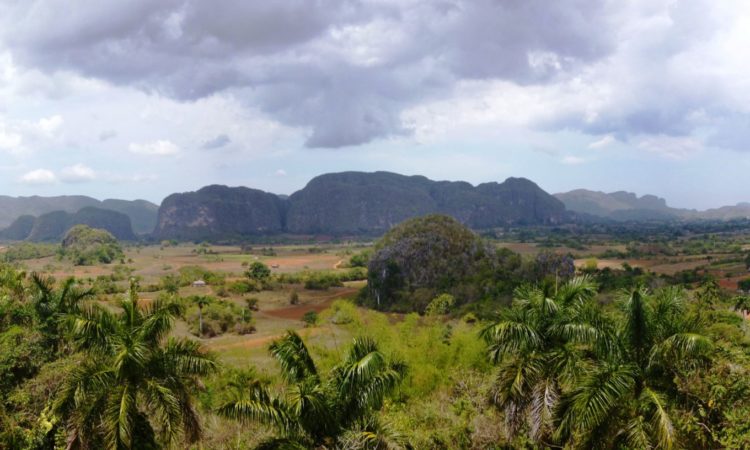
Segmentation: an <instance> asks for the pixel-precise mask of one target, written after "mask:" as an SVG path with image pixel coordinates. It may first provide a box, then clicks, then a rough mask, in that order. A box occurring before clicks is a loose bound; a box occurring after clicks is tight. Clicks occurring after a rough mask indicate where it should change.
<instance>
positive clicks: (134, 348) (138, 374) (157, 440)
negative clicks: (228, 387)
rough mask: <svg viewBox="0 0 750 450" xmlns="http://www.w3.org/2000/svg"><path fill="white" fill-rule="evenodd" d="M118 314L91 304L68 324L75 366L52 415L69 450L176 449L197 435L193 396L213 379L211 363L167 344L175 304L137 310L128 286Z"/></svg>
mask: <svg viewBox="0 0 750 450" xmlns="http://www.w3.org/2000/svg"><path fill="white" fill-rule="evenodd" d="M119 306H120V309H121V311H120V312H119V313H114V312H111V311H110V310H109V309H108V308H106V307H104V306H101V305H98V304H93V305H89V307H87V308H83V309H82V310H81V311H80V312H79V313H78V314H76V316H75V319H74V321H73V331H72V336H73V339H74V343H75V348H76V349H77V350H79V351H80V352H81V353H82V358H81V361H80V364H79V365H78V366H77V367H76V368H74V369H73V370H72V371H71V372H69V373H67V374H66V375H65V379H64V382H63V385H62V387H61V389H60V391H59V392H58V395H57V397H56V399H55V402H54V411H55V412H56V414H57V415H58V416H59V417H61V418H62V419H63V421H64V426H65V428H66V430H67V431H68V432H69V436H68V448H81V449H93V448H108V449H135V448H138V449H142V448H157V447H173V446H175V444H177V443H178V441H179V440H180V437H184V440H185V441H187V442H196V441H197V440H198V439H199V438H200V435H201V426H200V421H199V417H198V413H197V411H196V410H195V408H194V405H193V393H194V392H195V391H196V390H197V389H198V388H199V377H200V376H205V375H207V374H210V373H212V372H214V371H215V370H216V368H217V363H216V361H215V359H214V357H213V356H212V355H211V354H209V353H205V352H203V351H201V349H200V345H199V344H198V343H197V342H195V341H190V340H184V339H183V340H180V339H176V338H172V337H168V335H169V333H170V332H171V330H172V327H173V324H174V319H175V317H176V315H178V314H179V313H180V307H179V305H178V304H176V303H172V302H163V301H161V300H156V301H154V302H152V303H150V304H142V302H141V301H139V299H138V293H137V284H136V283H135V281H131V285H130V292H129V296H128V297H127V298H126V299H124V300H122V301H120V303H119Z"/></svg>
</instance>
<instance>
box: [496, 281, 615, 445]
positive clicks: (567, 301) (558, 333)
mask: <svg viewBox="0 0 750 450" xmlns="http://www.w3.org/2000/svg"><path fill="white" fill-rule="evenodd" d="M596 292H597V290H596V284H595V283H594V282H593V281H592V280H591V279H590V278H589V277H587V276H582V277H576V278H573V279H571V280H570V281H568V282H567V283H565V284H563V285H562V286H561V287H559V288H554V287H553V286H550V285H546V286H542V287H540V286H523V287H520V288H518V289H516V291H515V293H514V300H513V305H512V307H511V308H508V309H506V310H504V311H503V312H502V313H501V315H500V318H499V320H497V321H496V322H495V323H493V324H492V325H490V326H489V327H487V328H485V329H484V330H483V331H482V335H483V337H484V339H485V340H486V341H487V343H488V347H489V355H490V359H491V360H492V362H493V363H495V364H499V370H498V374H497V377H496V379H495V384H494V387H493V390H492V401H493V403H494V404H495V405H496V406H497V407H499V408H500V409H501V410H503V412H504V415H505V428H506V433H507V434H508V436H509V437H511V438H514V437H515V436H517V435H518V434H519V432H520V431H521V428H522V427H523V426H524V424H526V425H527V426H528V429H529V434H530V437H531V438H532V439H533V440H534V441H536V442H537V443H540V444H544V443H548V441H549V438H550V436H551V434H552V432H553V430H554V419H555V411H556V408H557V406H558V403H559V399H560V395H561V391H562V390H563V389H564V388H565V387H566V386H570V385H572V384H573V383H574V381H575V380H576V379H577V378H578V377H579V376H580V374H581V373H582V372H583V371H584V370H585V369H586V368H587V367H589V366H590V365H591V361H590V358H589V359H588V362H587V356H588V354H589V353H591V352H593V351H595V350H597V349H601V350H603V351H604V350H606V349H608V348H610V347H611V343H612V342H613V340H614V337H613V336H614V330H613V329H612V327H611V325H610V324H609V322H608V321H606V320H605V319H604V318H603V317H602V316H601V314H600V313H599V309H598V308H597V307H596V305H595V304H594V303H593V301H592V300H593V298H594V297H595V295H596Z"/></svg>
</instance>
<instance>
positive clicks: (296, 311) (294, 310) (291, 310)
mask: <svg viewBox="0 0 750 450" xmlns="http://www.w3.org/2000/svg"><path fill="white" fill-rule="evenodd" d="M358 290H359V289H357V288H345V289H343V290H341V291H339V292H336V293H335V294H331V295H329V296H326V297H318V298H317V299H316V301H315V303H307V304H303V305H294V306H289V307H287V308H279V309H272V310H266V311H263V312H264V313H265V314H266V315H268V316H271V317H277V318H279V319H290V320H302V316H304V315H305V313H307V312H309V311H315V312H317V313H319V312H321V311H323V310H324V309H326V308H328V307H329V306H331V303H333V302H334V301H335V300H338V299H340V298H346V297H350V296H352V295H354V294H356V293H357V291H358Z"/></svg>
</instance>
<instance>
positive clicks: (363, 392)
mask: <svg viewBox="0 0 750 450" xmlns="http://www.w3.org/2000/svg"><path fill="white" fill-rule="evenodd" d="M269 350H270V352H271V355H272V356H273V357H274V358H275V359H276V360H277V361H278V362H279V365H280V366H281V371H282V378H283V379H284V380H285V382H286V383H288V385H289V386H288V388H287V389H286V395H285V396H283V395H282V396H279V395H275V394H273V393H271V392H269V391H268V389H267V388H266V387H265V386H263V384H262V383H260V382H259V381H257V380H252V381H250V382H249V383H247V386H245V387H244V389H242V390H239V391H235V392H234V394H235V395H234V398H232V399H231V400H229V401H228V402H227V403H225V404H224V405H222V406H221V407H220V408H219V413H220V414H221V415H223V416H226V417H230V418H233V419H237V420H251V421H257V422H261V423H264V424H268V425H270V426H272V427H274V428H275V429H276V433H277V434H276V436H275V437H274V438H272V439H271V440H270V441H269V442H266V443H265V444H263V445H264V446H265V448H295V449H296V448H299V449H303V448H317V447H320V446H325V445H330V444H334V445H336V446H337V447H340V448H365V447H368V446H370V445H371V446H375V447H383V448H388V447H390V446H391V445H393V444H399V443H400V441H401V440H402V439H401V436H398V435H395V434H394V433H392V432H390V430H389V429H388V427H387V426H385V425H384V424H382V423H380V422H379V421H378V420H377V415H376V412H377V411H378V410H380V409H381V408H382V407H383V403H384V401H385V400H386V398H387V396H388V395H389V394H391V393H393V392H394V391H395V389H396V388H397V387H398V385H399V383H400V382H401V380H402V379H403V377H404V374H405V373H406V366H405V365H404V364H403V363H401V362H399V361H393V360H391V359H389V358H388V357H386V355H384V354H383V353H382V352H381V351H380V350H379V349H378V346H377V344H376V343H375V342H374V341H373V340H372V339H368V338H358V339H355V340H354V343H353V344H352V346H351V348H350V349H349V352H348V354H347V355H346V357H345V358H344V360H343V361H341V362H340V363H339V364H338V365H336V366H335V367H334V368H333V369H332V370H331V371H330V373H329V374H328V376H327V377H324V376H323V374H321V373H320V372H319V370H318V367H317V366H316V364H315V362H314V361H313V359H312V357H311V355H310V353H309V351H308V349H307V347H306V346H305V344H304V342H302V339H301V338H300V337H299V335H297V334H296V333H293V332H289V333H288V334H287V335H286V336H285V337H284V338H283V339H280V340H278V341H276V342H274V343H273V344H272V345H271V347H270V349H269Z"/></svg>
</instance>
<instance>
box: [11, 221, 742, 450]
mask: <svg viewBox="0 0 750 450" xmlns="http://www.w3.org/2000/svg"><path fill="white" fill-rule="evenodd" d="M415 224H416V225H415ZM705 226H706V227H708V225H705ZM622 227H623V229H622V233H623V235H622V236H623V239H622V240H621V239H620V237H618V236H620V235H610V236H608V237H606V238H605V237H602V236H601V235H599V234H594V233H592V234H590V235H585V236H583V235H577V234H576V232H574V231H571V230H567V231H566V230H565V229H562V228H561V229H557V230H548V231H547V234H542V232H541V231H539V230H538V229H527V230H526V231H527V232H528V235H527V238H528V239H529V240H530V241H531V242H528V243H524V244H519V243H518V242H516V241H511V242H508V241H503V242H500V241H498V240H496V238H493V237H492V236H493V234H491V233H488V234H486V236H485V237H479V236H478V235H476V234H474V233H472V232H470V231H468V230H466V229H465V228H463V227H462V226H461V225H460V224H457V223H456V222H455V221H453V220H452V219H444V218H442V217H434V216H433V217H427V218H424V219H422V220H421V221H420V220H416V221H412V222H408V223H405V224H403V225H402V226H401V227H397V228H396V229H394V231H393V234H392V235H391V236H390V237H389V239H388V240H385V239H384V240H383V241H382V242H379V243H378V244H376V246H375V248H374V250H373V251H370V244H369V243H368V244H363V243H354V244H352V243H342V244H338V243H325V244H321V243H315V242H306V243H304V244H302V245H274V246H273V247H272V248H271V250H272V252H273V253H274V254H275V255H276V256H264V255H261V254H258V253H257V252H253V251H252V250H251V249H250V250H249V249H248V248H247V247H246V248H244V249H243V248H240V247H238V246H228V245H219V244H213V245H212V246H211V247H210V248H209V247H206V246H201V245H186V244H179V245H176V246H173V245H171V244H170V246H167V247H163V248H162V247H160V246H158V245H156V246H138V247H135V246H131V247H126V248H125V249H124V250H123V251H124V253H125V255H124V256H123V259H124V260H126V261H128V262H127V265H125V264H118V265H114V264H110V265H105V264H101V263H99V264H97V265H95V266H83V267H82V266H74V265H73V263H72V262H71V261H69V260H67V259H64V260H54V261H53V262H54V266H52V265H51V263H50V259H49V257H43V258H36V259H35V258H31V259H23V260H17V261H15V262H14V263H13V264H12V265H11V264H0V448H12V449H15V448H19V449H27V448H28V449H53V448H61V447H66V446H67V445H68V444H69V443H70V444H71V447H73V448H108V447H110V448H123V449H125V448H146V449H148V448H175V447H182V448H189V449H199V448H212V449H213V448H217V449H235V450H249V449H257V448H318V449H322V448H326V449H336V450H339V449H352V450H360V449H361V450H364V449H373V448H376V449H385V448H389V449H407V448H414V449H427V450H433V449H434V450H439V449H440V450H442V449H454V448H455V449H478V448H482V449H504V448H528V449H531V448H567V449H578V448H581V449H583V448H605V449H617V450H621V449H633V448H662V449H664V448H672V449H677V448H681V449H682V448H685V449H689V450H708V449H715V448H747V447H749V446H750V427H748V424H747V417H748V416H750V401H748V398H750V397H748V393H750V326H749V325H748V322H747V320H746V314H747V311H749V310H750V300H748V297H747V295H746V293H745V292H738V291H737V288H739V289H743V286H745V284H744V283H742V280H743V279H745V278H747V277H748V276H747V272H746V270H747V269H746V267H745V257H746V253H747V252H746V250H742V249H744V248H749V247H748V245H750V235H746V234H742V233H740V232H738V231H737V230H736V229H730V230H731V231H727V232H720V231H712V232H704V230H705V229H704V228H700V229H698V230H699V232H698V233H695V232H694V230H692V229H689V228H687V227H684V228H682V231H681V233H678V234H675V235H674V236H673V237H666V236H661V235H660V236H661V237H659V238H658V239H655V241H658V242H657V243H658V245H655V246H654V247H653V251H650V250H648V251H647V249H646V247H645V246H640V247H638V248H639V249H640V250H639V252H641V253H640V255H641V256H640V259H632V258H622V257H619V256H610V257H608V258H604V257H602V256H601V255H602V254H603V253H604V252H605V251H607V250H612V251H613V252H621V253H622V252H624V253H627V252H630V250H628V249H629V248H631V249H634V248H636V246H631V245H630V244H629V243H630V242H635V241H636V239H633V236H632V235H631V233H634V232H635V231H633V229H632V228H630V227H631V226H630V225H622ZM496 232H497V233H506V232H507V233H508V235H510V236H514V237H512V239H515V236H517V235H516V234H514V233H515V231H513V230H510V229H509V230H496ZM658 232H659V233H662V231H658ZM537 233H538V234H537ZM625 236H626V237H625ZM694 237H700V239H706V241H707V244H706V246H705V248H708V249H710V250H709V253H708V254H700V255H693V254H690V253H691V252H693V251H694V249H695V248H697V246H696V245H695V243H694V242H693V241H694V239H693V238H694ZM390 238H393V239H390ZM607 239H609V241H607ZM647 241H648V238H644V239H643V242H647ZM544 242H555V243H556V244H555V245H553V246H548V245H546V244H544ZM575 243H578V244H581V247H583V248H584V250H580V249H576V248H575V247H574V246H573V245H574V244H575ZM539 244H544V245H539ZM558 244H559V245H558ZM11 248H13V246H11V247H10V248H8V249H4V250H2V251H0V254H3V253H4V252H5V251H8V250H10V249H11ZM660 248H661V249H665V248H668V249H669V251H668V252H665V251H662V250H660ZM196 249H199V250H196ZM200 249H206V252H210V253H211V255H210V256H211V258H207V257H206V254H203V252H201V251H200ZM738 249H740V250H738ZM257 250H258V251H260V249H259V248H258V249H257ZM719 250H721V251H727V253H717V251H719ZM263 251H266V250H263ZM248 252H253V253H252V256H249V255H248ZM389 252H390V253H389ZM269 253H271V252H269ZM368 253H369V255H370V256H367V257H366V258H364V257H363V258H362V260H366V261H367V262H368V264H369V265H370V268H372V267H373V266H372V264H373V262H377V261H381V262H382V261H384V260H385V261H387V260H388V258H384V257H383V255H390V256H391V257H392V258H391V260H392V261H395V262H396V264H397V265H398V267H399V271H398V272H395V271H394V272H393V273H398V274H399V277H401V278H400V281H399V283H398V284H397V285H396V286H395V288H394V289H393V290H391V291H388V292H390V293H391V294H392V295H393V297H391V298H392V299H393V300H394V302H393V303H390V304H388V306H387V307H383V308H382V309H387V310H388V311H386V312H381V311H377V310H374V309H368V308H364V307H362V305H373V303H372V297H370V296H369V295H370V293H371V289H372V287H373V286H372V285H371V286H367V285H366V284H365V280H367V278H368V275H369V278H370V280H369V281H370V283H372V282H373V279H375V280H376V282H377V276H374V275H373V274H372V271H370V272H369V274H368V270H367V269H366V268H364V267H361V266H360V265H359V263H356V264H352V261H350V258H351V257H352V256H353V255H354V256H356V255H365V254H368ZM647 253H648V254H647ZM456 255H458V257H456ZM467 255H468V256H467ZM709 257H710V258H709ZM347 261H348V263H347ZM254 262H257V263H259V264H253V263H254ZM355 262H356V258H355ZM415 262H418V263H419V264H415ZM272 265H273V266H274V270H273V271H271V270H267V269H268V268H269V267H271V266H272ZM348 266H352V267H348ZM466 266H469V267H470V269H466ZM386 267H387V266H386ZM251 269H253V270H252V272H254V273H255V274H256V275H253V276H251V277H248V276H247V275H246V272H251ZM53 273H54V275H55V277H57V278H58V279H57V280H55V279H53V278H52V277H51V276H50V275H51V274H53ZM197 280H203V281H205V282H206V285H203V284H200V283H199V284H193V283H194V282H195V281H197ZM138 282H140V283H142V284H143V286H144V289H143V290H142V291H141V292H140V293H138V292H137V291H138V288H137V284H138ZM386 284H387V283H386ZM391 287H393V286H391ZM358 291H359V292H360V294H359V295H358V294H357V292H358ZM249 292H252V294H248V293H249ZM383 292H385V291H383ZM290 303H291V304H290ZM397 311H404V313H399V312H397ZM269 349H270V352H269V351H268V350H269ZM407 366H408V370H405V368H406V367H407Z"/></svg>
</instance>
